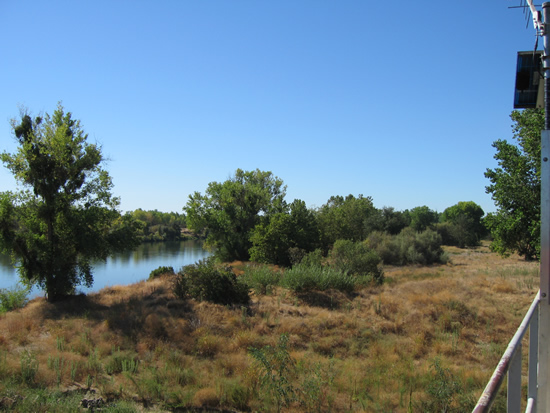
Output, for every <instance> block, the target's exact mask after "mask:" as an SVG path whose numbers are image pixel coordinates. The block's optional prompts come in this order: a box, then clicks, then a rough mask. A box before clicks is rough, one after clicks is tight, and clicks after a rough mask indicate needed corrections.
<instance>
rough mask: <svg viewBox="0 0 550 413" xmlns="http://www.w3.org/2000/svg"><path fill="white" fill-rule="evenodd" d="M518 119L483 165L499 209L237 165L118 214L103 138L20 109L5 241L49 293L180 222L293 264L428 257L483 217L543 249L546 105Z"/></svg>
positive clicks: (57, 114)
mask: <svg viewBox="0 0 550 413" xmlns="http://www.w3.org/2000/svg"><path fill="white" fill-rule="evenodd" d="M512 119H513V121H514V122H515V124H514V126H513V130H514V139H516V140H517V143H518V144H517V145H514V144H511V143H508V142H506V141H503V140H499V141H497V142H495V143H494V147H495V148H496V150H497V153H496V155H495V158H496V159H497V160H498V162H499V167H498V168H495V169H488V170H487V172H486V174H485V175H486V177H487V178H488V179H489V180H490V182H491V183H490V185H489V186H487V188H486V190H487V192H488V193H490V194H491V195H492V197H493V199H494V201H495V204H496V206H497V208H498V210H497V212H496V213H490V214H488V215H487V216H486V217H484V211H483V210H482V209H481V207H480V206H479V205H477V204H476V203H475V202H473V201H465V202H459V203H457V204H456V205H453V206H451V207H449V208H447V209H446V210H445V211H443V212H442V213H438V212H436V211H433V210H431V209H430V208H429V207H427V206H419V207H416V208H413V209H411V210H406V211H396V210H395V209H394V208H391V207H384V208H381V209H378V208H375V207H374V205H373V202H372V198H371V197H368V196H367V197H365V196H363V195H358V196H354V195H348V196H345V197H344V196H340V195H338V196H332V197H331V198H330V199H329V200H328V201H327V203H326V204H324V205H323V206H321V207H320V208H318V209H315V210H314V209H309V208H307V206H306V204H305V202H304V201H302V200H299V199H296V200H293V201H292V202H287V200H286V199H285V196H286V186H285V185H284V183H283V181H282V179H280V178H279V177H276V176H275V175H273V173H272V172H269V171H261V170H259V169H256V170H254V171H243V170H241V169H237V171H236V172H235V174H234V176H232V177H231V178H230V179H228V180H226V181H224V182H211V183H210V184H209V185H208V187H207V188H206V190H205V192H204V194H202V193H200V192H195V193H194V194H192V195H190V196H189V199H188V202H187V204H186V205H185V206H184V208H183V211H184V213H185V214H179V213H161V212H159V211H143V210H141V209H138V210H135V211H132V212H129V213H126V214H122V213H121V212H120V211H119V209H118V208H119V205H120V201H119V199H118V198H117V197H115V196H113V195H112V188H113V184H112V181H111V177H110V176H109V174H108V172H107V171H106V170H105V169H103V166H102V165H103V161H104V158H103V156H102V154H101V148H100V147H99V146H97V145H94V144H90V143H88V142H87V138H88V135H87V134H86V133H85V132H84V130H83V129H82V127H81V124H80V121H78V120H75V119H73V117H72V114H71V113H70V112H66V111H65V109H64V108H63V107H62V105H61V104H58V106H57V108H56V110H55V111H54V113H53V114H52V115H51V116H50V115H49V114H46V115H45V116H44V117H40V116H37V117H34V118H33V117H31V116H30V115H29V114H28V113H27V112H25V111H22V112H21V116H20V119H19V120H12V121H11V127H12V132H13V134H14V137H15V139H16V142H17V144H18V148H17V151H16V152H15V153H13V154H11V153H7V152H3V153H2V154H1V160H2V162H3V164H4V166H5V167H6V168H8V169H9V170H10V171H11V172H12V174H13V175H14V177H15V178H16V180H17V181H18V182H19V183H20V184H21V185H22V187H23V189H22V190H20V191H17V192H11V191H5V192H1V193H0V248H1V249H2V250H3V251H5V252H9V253H10V254H11V255H12V258H13V260H14V263H15V262H17V263H18V270H19V274H20V276H21V280H22V281H23V283H25V284H27V285H29V286H30V285H37V286H39V287H40V288H42V289H43V290H44V291H46V294H47V297H48V299H49V300H51V301H55V300H57V299H60V298H63V297H64V296H66V295H69V294H72V293H74V291H75V288H76V286H78V285H81V284H83V285H86V286H91V284H92V282H93V274H92V263H93V261H94V260H98V259H100V260H101V259H103V260H104V259H106V257H107V256H109V255H110V254H112V253H113V252H116V251H122V250H125V249H132V248H135V246H136V245H137V244H138V243H139V242H141V241H146V240H148V241H151V240H170V239H178V237H181V229H182V228H184V227H189V229H191V230H193V231H194V232H195V233H200V234H202V235H204V236H205V244H206V246H208V247H210V248H213V249H214V250H215V252H216V255H217V256H218V258H219V259H221V260H225V261H233V260H253V261H258V262H265V263H272V264H277V265H281V266H292V265H293V264H295V263H298V262H300V260H302V259H303V258H304V257H306V256H308V254H312V253H314V254H322V255H323V256H327V255H328V254H329V252H331V251H332V250H334V248H335V245H338V248H337V250H338V254H336V255H338V257H349V256H351V255H353V254H355V255H357V254H356V253H355V252H353V251H356V252H357V251H359V252H360V253H361V254H366V255H365V256H369V257H372V256H373V255H372V254H371V253H372V252H373V251H374V252H375V253H376V254H377V256H378V259H379V260H382V261H383V262H385V263H395V264H398V265H399V264H401V265H402V264H406V263H410V262H417V263H423V264H430V263H433V262H438V260H439V261H441V260H442V259H443V258H442V257H443V255H442V251H441V244H447V245H457V246H459V247H467V246H474V245H477V244H478V243H479V241H480V239H481V238H482V237H484V236H486V235H487V229H488V230H489V231H490V235H491V237H492V239H493V243H492V247H493V249H494V250H495V251H497V252H499V253H501V254H508V253H511V252H517V253H519V254H520V255H522V256H524V257H525V258H527V259H536V258H538V257H539V255H540V247H539V242H538V240H539V239H540V235H539V232H540V207H539V205H540V139H539V136H540V131H541V129H542V125H543V112H542V111H540V110H525V111H522V112H519V111H514V112H513V113H512ZM361 251H362V252H361ZM352 252H353V254H352ZM359 255H360V254H359ZM338 259H340V258H338ZM342 259H343V258H342ZM346 259H348V258H346ZM335 260H336V258H335ZM369 260H370V262H373V261H372V260H371V258H369ZM346 265H347V264H346Z"/></svg>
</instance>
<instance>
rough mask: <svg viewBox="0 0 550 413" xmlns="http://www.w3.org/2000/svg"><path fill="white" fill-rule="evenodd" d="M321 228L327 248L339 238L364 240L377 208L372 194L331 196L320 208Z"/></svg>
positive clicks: (370, 230)
mask: <svg viewBox="0 0 550 413" xmlns="http://www.w3.org/2000/svg"><path fill="white" fill-rule="evenodd" d="M317 215H318V220H319V228H320V231H321V240H322V244H323V248H324V249H325V250H326V249H327V248H328V247H329V246H331V245H333V244H334V243H335V242H336V241H337V240H339V239H344V240H351V241H363V240H364V239H365V238H366V237H367V235H368V234H369V233H370V232H372V230H373V229H374V228H372V227H371V225H372V223H373V219H372V218H373V217H377V216H378V214H377V210H376V208H375V207H374V205H373V203H372V198H371V197H370V196H368V197H363V195H359V196H358V197H357V198H356V197H355V196H353V195H351V194H350V195H348V196H346V197H345V198H344V197H343V196H331V197H330V199H329V200H328V201H327V203H326V204H324V205H323V206H322V207H321V208H320V209H319V210H318V214H317Z"/></svg>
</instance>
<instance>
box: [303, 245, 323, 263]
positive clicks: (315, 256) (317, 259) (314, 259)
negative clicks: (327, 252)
mask: <svg viewBox="0 0 550 413" xmlns="http://www.w3.org/2000/svg"><path fill="white" fill-rule="evenodd" d="M300 264H304V265H307V266H315V267H320V266H322V265H323V253H322V251H321V250H320V249H316V250H315V251H311V252H309V253H307V254H306V255H304V257H303V258H302V259H301V261H300Z"/></svg>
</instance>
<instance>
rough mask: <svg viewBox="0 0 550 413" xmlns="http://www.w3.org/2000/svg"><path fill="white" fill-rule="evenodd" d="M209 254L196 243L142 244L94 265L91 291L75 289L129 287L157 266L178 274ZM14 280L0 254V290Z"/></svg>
mask: <svg viewBox="0 0 550 413" xmlns="http://www.w3.org/2000/svg"><path fill="white" fill-rule="evenodd" d="M209 255H210V253H209V252H207V251H205V250H204V249H203V248H202V244H201V243H199V242H196V241H180V242H155V243H145V244H142V245H140V246H139V247H138V248H137V249H136V250H135V251H131V252H126V253H121V254H116V255H114V256H113V257H109V258H107V261H106V262H98V263H97V264H96V265H95V266H94V285H93V286H92V287H91V288H84V287H78V290H79V291H83V292H93V291H98V290H100V289H102V288H103V287H107V286H113V285H124V284H132V283H135V282H138V281H141V280H145V279H147V278H148V277H149V273H150V272H151V271H153V270H154V269H156V268H158V267H160V266H168V267H174V270H176V271H178V270H179V269H180V268H181V267H183V266H184V265H189V264H193V263H195V262H197V261H199V260H201V259H203V258H206V257H207V256H209ZM18 280H19V276H18V275H17V272H16V270H15V269H14V268H13V266H12V265H11V262H10V259H9V257H7V256H5V255H2V254H0V288H11V287H14V286H16V285H17V281H18ZM38 294H40V295H41V294H43V293H42V292H41V291H40V290H37V289H33V290H32V292H31V296H35V295H38Z"/></svg>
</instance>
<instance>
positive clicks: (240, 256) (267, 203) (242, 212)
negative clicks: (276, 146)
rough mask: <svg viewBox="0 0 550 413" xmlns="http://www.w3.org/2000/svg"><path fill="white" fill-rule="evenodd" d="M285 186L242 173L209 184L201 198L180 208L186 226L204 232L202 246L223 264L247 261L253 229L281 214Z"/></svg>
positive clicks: (265, 176) (255, 173) (267, 174)
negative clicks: (204, 244)
mask: <svg viewBox="0 0 550 413" xmlns="http://www.w3.org/2000/svg"><path fill="white" fill-rule="evenodd" d="M285 194H286V186H284V185H283V181H282V180H281V179H279V178H278V177H276V176H274V175H273V174H272V173H271V172H264V171H260V170H259V169H256V170H255V171H243V170H241V169H237V171H236V172H235V176H233V177H232V178H230V179H228V180H226V181H225V182H222V183H220V182H211V183H209V184H208V188H207V189H206V191H205V194H204V195H202V194H201V193H200V192H195V193H194V194H193V195H190V196H189V200H188V201H187V205H186V206H185V207H184V208H183V209H184V211H185V213H186V215H187V225H188V227H189V228H190V229H192V230H193V231H195V232H201V231H206V233H207V237H206V245H207V246H209V247H211V248H213V249H215V250H216V254H217V255H218V256H219V257H220V258H221V259H223V260H228V261H229V260H248V259H249V258H250V255H249V249H250V247H251V246H252V242H251V240H250V236H251V234H252V230H253V229H254V227H255V226H256V225H258V224H259V223H262V222H266V221H269V217H270V216H271V215H273V214H275V213H278V212H283V211H285V208H286V205H285V201H284V197H285Z"/></svg>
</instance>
